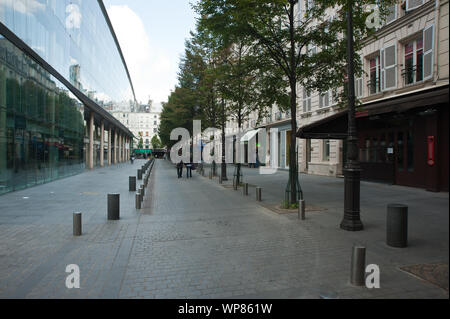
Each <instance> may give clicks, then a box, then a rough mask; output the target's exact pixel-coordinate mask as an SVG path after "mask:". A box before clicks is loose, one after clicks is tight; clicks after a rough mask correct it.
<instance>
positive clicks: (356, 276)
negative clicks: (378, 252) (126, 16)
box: [350, 246, 366, 286]
mask: <svg viewBox="0 0 450 319" xmlns="http://www.w3.org/2000/svg"><path fill="white" fill-rule="evenodd" d="M365 274H366V247H363V246H353V251H352V264H351V270H350V283H351V284H352V285H354V286H364V284H365Z"/></svg>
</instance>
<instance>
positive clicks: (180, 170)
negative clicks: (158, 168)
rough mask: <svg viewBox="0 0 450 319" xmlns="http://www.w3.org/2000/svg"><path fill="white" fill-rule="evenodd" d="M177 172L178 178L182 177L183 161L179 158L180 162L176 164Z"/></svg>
mask: <svg viewBox="0 0 450 319" xmlns="http://www.w3.org/2000/svg"><path fill="white" fill-rule="evenodd" d="M177 174H178V178H181V177H183V161H182V160H180V162H179V163H178V164H177Z"/></svg>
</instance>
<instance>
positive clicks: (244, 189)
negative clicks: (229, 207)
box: [242, 183, 248, 196]
mask: <svg viewBox="0 0 450 319" xmlns="http://www.w3.org/2000/svg"><path fill="white" fill-rule="evenodd" d="M242 194H243V195H244V196H248V183H244V185H243V187H242Z"/></svg>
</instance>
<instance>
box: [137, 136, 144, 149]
mask: <svg viewBox="0 0 450 319" xmlns="http://www.w3.org/2000/svg"><path fill="white" fill-rule="evenodd" d="M137 148H138V149H143V148H144V139H143V138H142V136H141V137H140V138H139V142H138V145H137Z"/></svg>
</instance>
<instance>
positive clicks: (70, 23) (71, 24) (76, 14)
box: [66, 4, 81, 29]
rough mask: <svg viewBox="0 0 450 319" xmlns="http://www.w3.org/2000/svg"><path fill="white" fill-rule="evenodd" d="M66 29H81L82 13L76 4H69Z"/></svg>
mask: <svg viewBox="0 0 450 319" xmlns="http://www.w3.org/2000/svg"><path fill="white" fill-rule="evenodd" d="M66 13H67V14H68V15H67V17H66V28H67V29H79V28H80V26H81V12H80V8H79V7H78V6H77V5H76V4H69V5H67V7H66Z"/></svg>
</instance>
